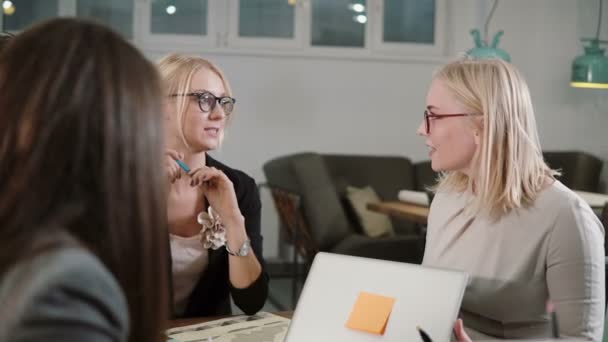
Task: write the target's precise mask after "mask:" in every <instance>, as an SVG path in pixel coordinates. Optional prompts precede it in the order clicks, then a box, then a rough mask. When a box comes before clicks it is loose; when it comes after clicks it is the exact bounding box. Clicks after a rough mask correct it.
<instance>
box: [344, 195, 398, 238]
mask: <svg viewBox="0 0 608 342" xmlns="http://www.w3.org/2000/svg"><path fill="white" fill-rule="evenodd" d="M346 197H347V198H348V201H349V203H350V205H351V206H352V208H353V210H354V212H355V214H356V216H357V219H358V221H359V223H360V225H361V228H362V229H363V232H364V233H365V234H366V235H367V236H369V237H381V236H393V235H395V231H394V229H393V224H392V223H391V220H390V219H389V217H388V216H387V215H385V214H380V213H376V212H373V211H371V210H369V209H367V204H368V203H371V202H379V201H380V198H379V197H378V194H377V193H376V191H374V189H373V188H372V187H370V186H366V187H364V188H356V187H352V186H347V187H346Z"/></svg>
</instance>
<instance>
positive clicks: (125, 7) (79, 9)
mask: <svg viewBox="0 0 608 342" xmlns="http://www.w3.org/2000/svg"><path fill="white" fill-rule="evenodd" d="M76 15H77V16H79V17H85V18H94V19H96V20H98V21H100V22H102V23H104V24H106V25H108V26H110V27H112V28H114V29H115V30H116V31H118V32H120V33H122V35H123V36H124V37H126V38H127V39H131V38H133V1H126V0H105V1H99V0H78V2H77V4H76Z"/></svg>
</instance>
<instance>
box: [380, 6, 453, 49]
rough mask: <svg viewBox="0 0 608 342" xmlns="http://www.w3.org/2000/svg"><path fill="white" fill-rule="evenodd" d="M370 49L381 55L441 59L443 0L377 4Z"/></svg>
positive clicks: (442, 46)
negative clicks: (377, 13)
mask: <svg viewBox="0 0 608 342" xmlns="http://www.w3.org/2000/svg"><path fill="white" fill-rule="evenodd" d="M378 7H379V8H378V12H379V18H378V19H379V20H377V21H375V22H374V24H373V26H374V27H373V29H372V31H373V32H374V33H373V37H372V41H373V49H374V51H376V52H377V53H380V54H393V55H416V56H429V57H431V56H435V57H438V56H443V55H444V53H445V45H446V44H445V36H446V32H445V31H446V25H445V23H446V7H447V1H446V0H378Z"/></svg>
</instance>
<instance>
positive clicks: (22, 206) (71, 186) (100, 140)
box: [0, 19, 168, 342]
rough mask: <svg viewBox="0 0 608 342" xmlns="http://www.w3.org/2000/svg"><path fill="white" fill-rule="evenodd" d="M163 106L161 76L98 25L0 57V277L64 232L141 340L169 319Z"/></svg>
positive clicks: (58, 23) (44, 29)
mask: <svg viewBox="0 0 608 342" xmlns="http://www.w3.org/2000/svg"><path fill="white" fill-rule="evenodd" d="M160 108H161V104H160V83H159V79H158V76H157V74H156V71H155V67H154V66H153V65H152V64H150V63H149V62H148V61H147V60H146V59H145V58H144V56H142V54H141V53H140V52H138V51H137V49H135V48H134V47H133V46H131V45H130V44H129V43H128V42H126V41H125V40H124V39H122V38H121V37H120V36H119V35H118V34H116V33H114V32H113V31H111V30H110V29H107V28H105V27H103V26H101V25H98V24H95V23H91V22H87V21H82V20H76V19H55V20H51V21H48V22H45V23H41V24H38V25H36V26H33V27H31V28H30V29H28V30H26V31H24V32H23V33H21V34H19V35H18V36H17V37H15V38H14V39H13V40H12V41H11V42H9V44H8V46H7V47H6V50H4V51H3V53H2V55H1V56H0V239H1V241H2V251H0V276H1V275H2V273H4V272H6V270H7V269H8V268H9V267H10V266H11V265H13V264H15V263H16V262H17V261H19V260H21V259H23V258H26V257H28V255H27V253H28V252H23V251H28V248H24V246H25V247H27V246H28V244H30V241H31V240H33V238H35V237H36V236H42V235H49V234H53V229H54V228H53V227H57V226H59V227H62V229H65V230H67V231H69V232H70V233H71V234H72V235H73V236H74V237H75V238H76V239H77V240H78V241H79V242H80V243H82V245H84V246H85V247H87V248H88V249H90V250H91V251H92V252H93V253H94V254H95V255H97V256H98V257H99V259H100V260H101V261H102V262H103V263H104V264H105V265H106V267H107V268H108V269H109V270H110V271H111V272H112V274H113V275H114V276H115V277H116V279H117V281H118V283H119V284H120V285H121V287H122V289H123V291H124V293H125V295H126V298H127V301H128V305H129V311H130V319H131V322H130V326H131V329H130V337H129V341H132V342H135V341H137V342H141V341H162V340H163V338H162V337H161V331H162V330H163V329H164V328H165V326H166V319H167V317H168V315H167V309H168V299H167V263H168V262H167V255H166V252H167V248H168V247H167V242H166V241H167V229H166V221H167V217H166V214H165V213H166V206H165V194H164V179H163V174H162V167H161V165H162V163H161V158H162V148H163V141H162V137H163V130H162V126H161V125H162V120H161V115H160ZM29 253H30V254H31V251H30V252H29Z"/></svg>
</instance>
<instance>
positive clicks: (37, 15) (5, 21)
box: [2, 0, 59, 31]
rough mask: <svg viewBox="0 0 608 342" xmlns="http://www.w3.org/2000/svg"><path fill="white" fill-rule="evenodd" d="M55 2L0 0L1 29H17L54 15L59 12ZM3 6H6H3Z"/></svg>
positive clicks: (54, 0)
mask: <svg viewBox="0 0 608 342" xmlns="http://www.w3.org/2000/svg"><path fill="white" fill-rule="evenodd" d="M57 2H58V0H12V1H2V5H3V13H2V15H3V17H2V26H3V27H2V29H3V30H4V31H19V30H23V29H24V28H26V27H28V26H29V25H31V24H33V23H34V22H37V21H41V20H45V19H49V18H53V17H56V16H57V15H58V14H59V9H58V4H57ZM9 5H12V6H9ZM4 6H7V8H4Z"/></svg>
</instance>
